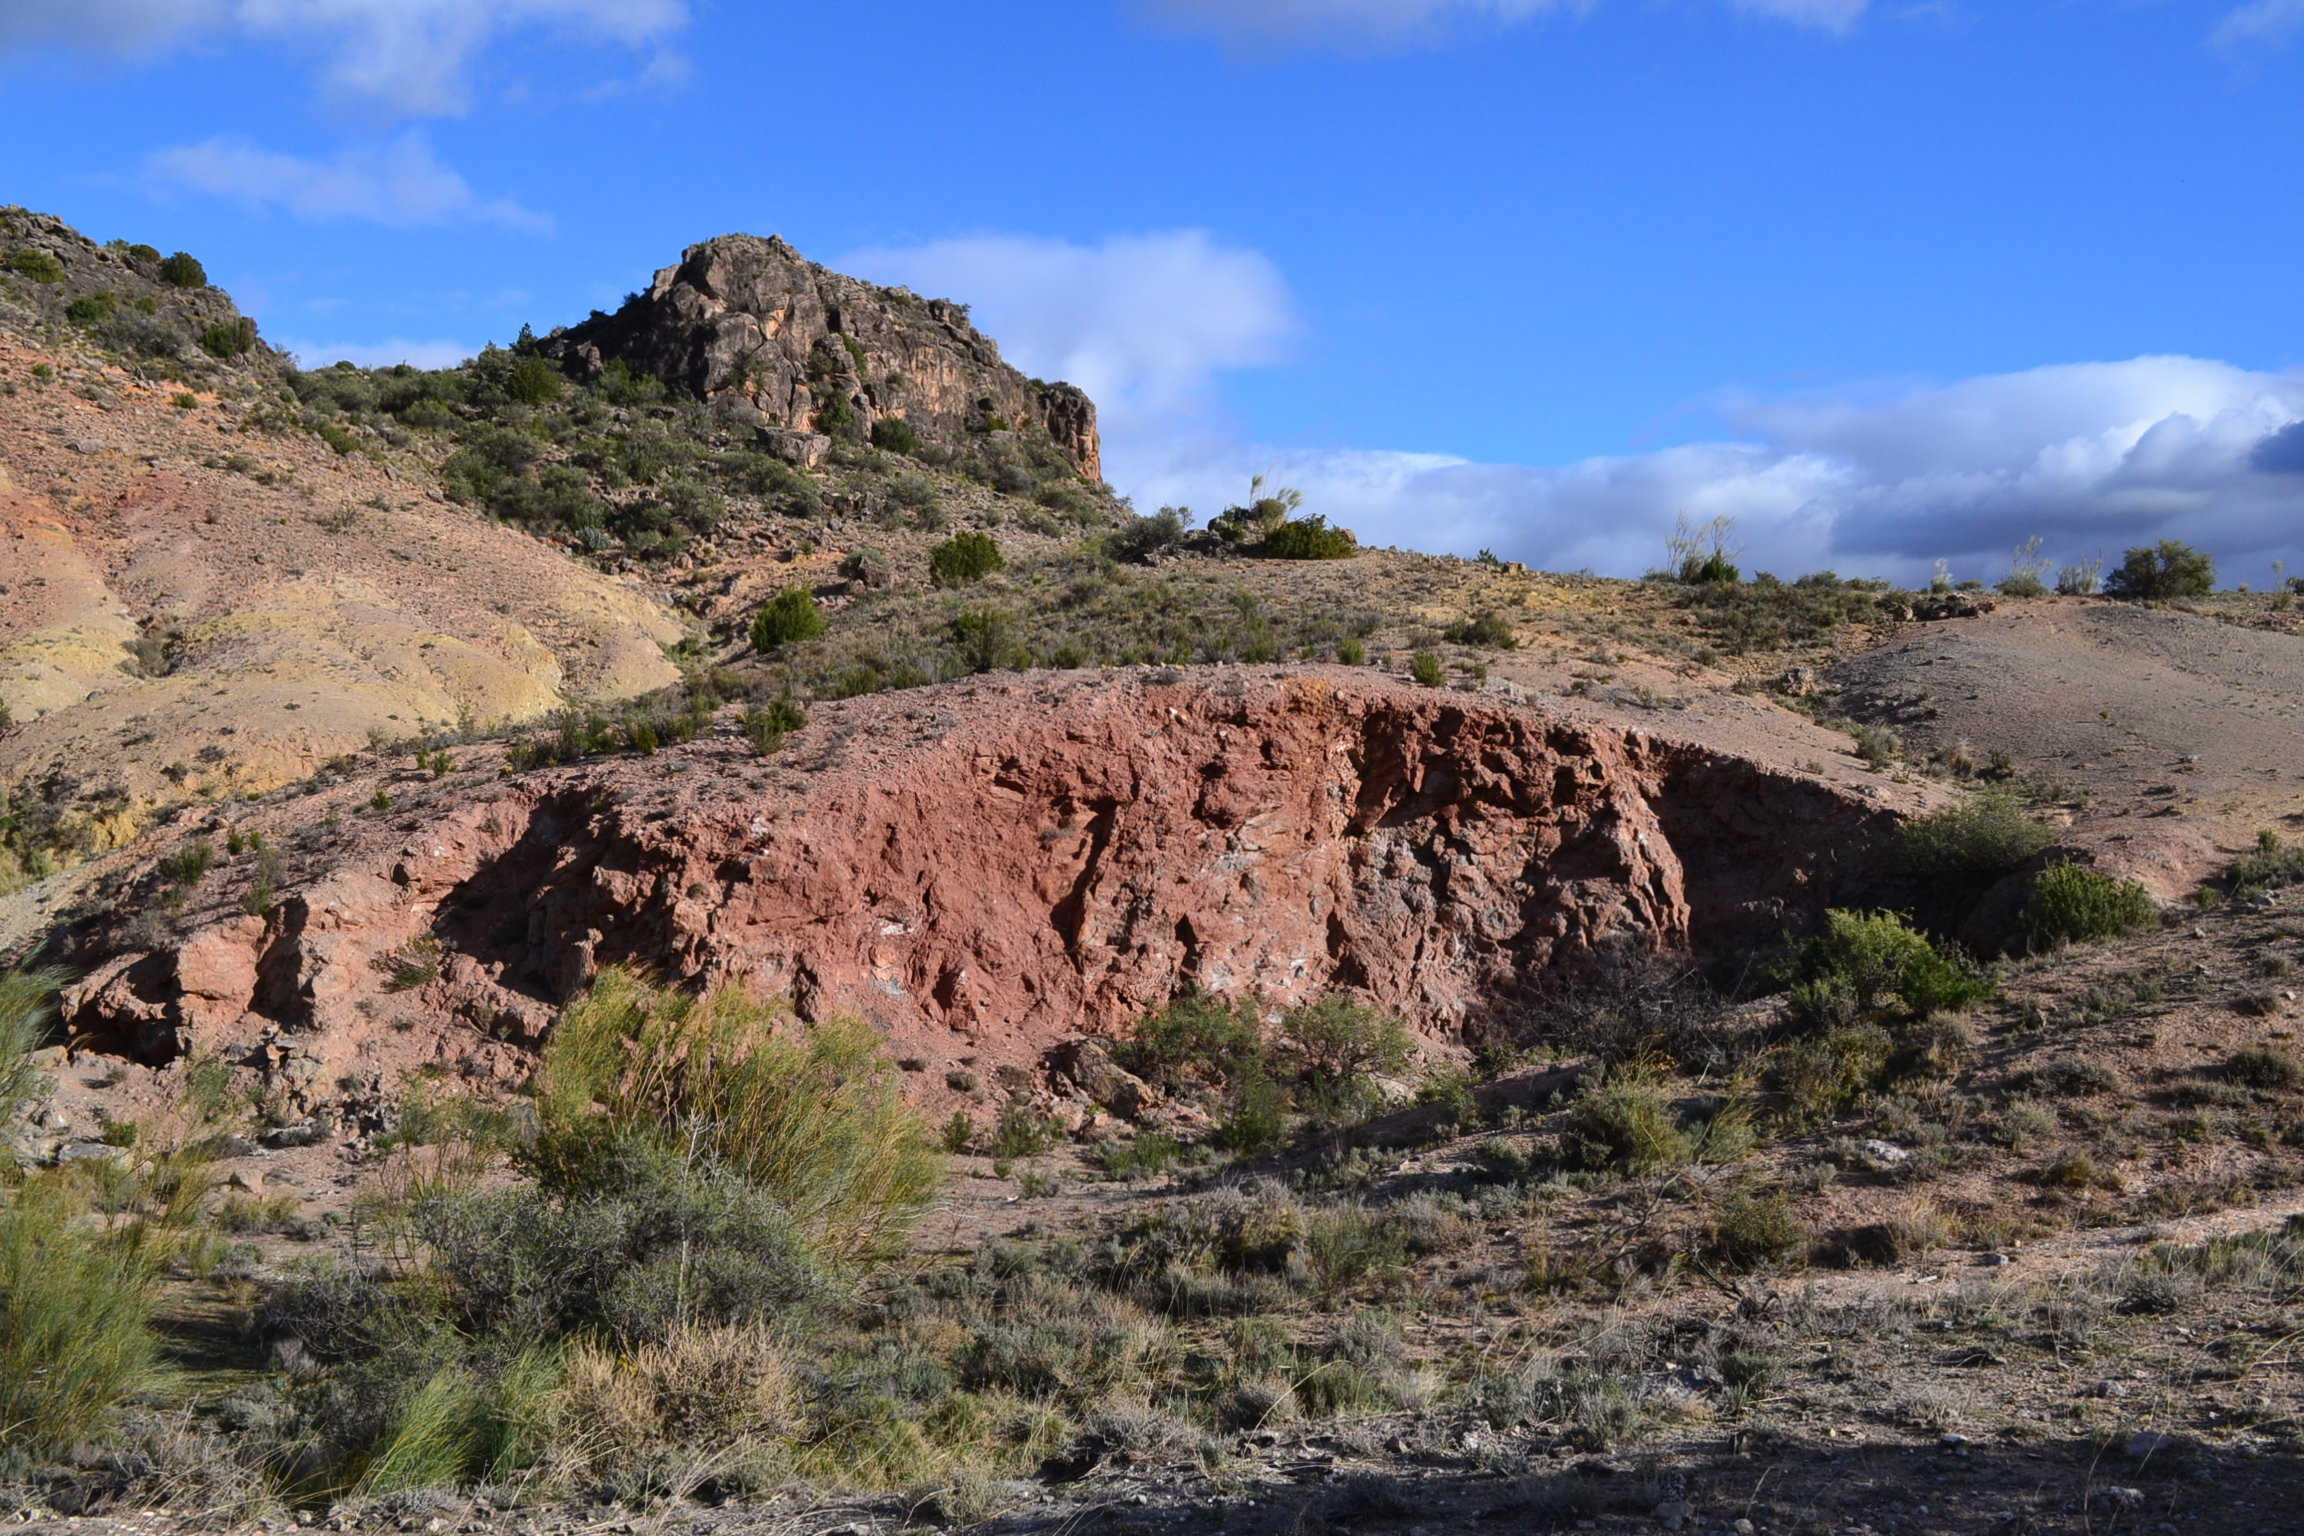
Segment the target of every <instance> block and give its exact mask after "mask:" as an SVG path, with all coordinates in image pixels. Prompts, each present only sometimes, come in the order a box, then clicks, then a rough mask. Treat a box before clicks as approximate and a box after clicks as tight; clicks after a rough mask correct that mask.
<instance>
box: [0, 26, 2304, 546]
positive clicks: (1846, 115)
mask: <svg viewBox="0 0 2304 1536" xmlns="http://www.w3.org/2000/svg"><path fill="white" fill-rule="evenodd" d="M2300 84H2304V0H2259V3H2253V4H2248V3H2241V0H2203V3H2185V0H2157V3H2154V0H2130V3H2113V0H2062V3H2040V4H2029V5H2002V6H1997V7H1986V6H1984V5H1981V4H1975V3H1936V4H1915V5H1902V4H1894V3H1867V0H1741V3H1739V0H1589V3H1582V4H1578V3H1569V0H1560V3H1548V0H1265V3H1263V4H1261V5H1258V4H1249V3H1244V0H1229V3H1225V0H1068V3H1050V0H1020V3H1009V4H998V5H990V6H978V7H971V8H963V7H953V6H949V5H942V6H939V5H930V4H925V3H913V0H861V3H850V4H847V5H843V6H838V7H830V6H823V5H816V6H798V5H788V4H782V3H777V0H755V3H749V4H738V3H734V0H7V3H6V5H5V7H4V8H0V131H4V132H5V133H6V136H7V137H6V142H7V143H8V144H9V145H10V146H11V153H10V155H9V156H8V167H7V173H6V175H5V177H4V178H0V182H4V184H0V200H7V201H15V202H22V203H25V204H27V205H30V206H33V207H36V208H41V209H45V210H48V211H52V212H56V213H59V214H62V215H63V216H65V217H66V218H68V219H70V220H71V221H73V222H74V223H76V224H78V225H79V226H80V227H82V228H83V229H85V230H87V231H88V232H89V233H91V234H94V235H96V236H97V237H99V238H109V237H111V236H114V235H122V236H126V237H129V238H133V239H141V240H147V241H150V242H152V243H154V244H157V245H160V246H162V247H164V248H168V249H174V248H177V247H183V248H185V249H189V250H192V251H194V252H195V253H196V254H198V255H200V256H201V257H202V258H203V259H204V260H205V261H206V262H207V264H208V266H209V269H210V271H211V273H212V274H213V275H214V276H215V278H216V279H217V280H218V281H219V282H221V283H223V284H225V285H226V286H228V287H230V288H231V289H232V290H233V292H234V293H235V294H236V295H237V296H239V297H240V299H241V300H242V302H243V304H244V306H245V307H247V308H248V309H249V310H250V311H251V312H252V313H254V314H255V315H257V317H258V318H259V319H260V320H261V321H262V323H263V326H264V329H265V331H266V333H267V334H268V335H270V336H272V337H273V338H275V339H276V340H279V341H282V342H283V343H284V344H288V345H291V346H293V347H295V348H297V349H298V350H299V352H300V353H301V354H302V355H303V356H304V357H305V359H306V360H307V361H308V362H324V361H328V360H331V359H332V358H334V357H336V356H341V355H351V356H354V357H358V358H360V359H362V360H364V361H366V360H389V359H391V358H394V357H397V356H402V355H407V356H412V357H415V358H417V359H419V360H425V361H436V360H440V359H443V358H452V357H453V356H455V355H458V354H460V353H462V352H467V351H470V350H472V349H473V348H475V347H477V345H478V344H480V343H481V342H483V341H486V340H488V339H491V338H495V339H504V338H508V337H509V336H510V335H511V334H512V333H513V332H514V331H516V330H517V329H518V327H519V326H520V324H521V323H522V322H524V321H525V322H531V323H533V324H535V325H536V326H537V327H538V329H540V330H541V329H544V328H547V327H549V326H550V325H552V324H554V323H560V322H565V321H569V320H573V319H576V318H580V317H581V316H582V315H583V314H584V313H585V312H586V311H587V310H589V309H590V308H592V307H593V306H595V305H598V306H602V307H613V306H614V304H615V303H616V302H617V300H618V298H619V297H620V296H621V295H622V294H623V293H624V292H626V291H627V290H629V289H632V288H636V287H639V286H642V285H643V284H644V283H645V281H646V279H647V276H648V274H649V273H650V272H651V271H652V270H653V269H654V268H655V267H657V266H660V265H663V264H665V263H667V262H669V261H671V260H672V259H673V258H674V257H675V255H676V254H677V252H678V250H679V248H680V247H681V246H683V245H685V244H687V243H689V242H692V241H694V240H698V239H701V238H704V237H706V236H708V235H711V234H715V233H719V232H721V231H724V230H730V229H748V230H753V231H756V232H760V233H769V232H776V233H782V234H783V235H785V236H786V237H787V238H789V239H791V240H792V241H793V242H794V243H795V244H797V245H798V246H799V247H800V248H801V249H802V250H804V251H806V252H808V253H809V254H811V255H813V256H816V257H818V258H819V259H821V260H824V261H827V262H829V263H832V264H834V265H838V266H843V267H845V268H847V269H849V270H854V271H858V272H860V273H861V274H862V275H866V276H872V277H877V278H880V279H882V280H885V281H902V282H908V283H910V284H912V285H913V286H915V287H918V288H922V289H926V290H932V291H936V292H940V293H946V294H949V295H950V296H952V297H955V298H959V299H963V300H967V301H969V302H972V303H973V304H974V305H975V306H976V313H977V316H978V319H979V320H980V321H981V322H982V323H983V324H984V325H985V326H986V327H987V328H988V329H989V330H991V331H992V332H993V333H994V334H995V335H997V336H999V337H1000V338H1001V339H1002V341H1003V344H1004V345H1005V347H1006V348H1007V350H1008V352H1009V354H1010V355H1011V357H1012V358H1014V359H1015V360H1016V361H1018V362H1019V363H1020V364H1022V365H1024V366H1026V367H1028V368H1030V369H1031V370H1032V371H1034V372H1037V373H1041V374H1043V375H1050V376H1054V375H1068V376H1071V377H1074V378H1075V379H1076V380H1077V381H1078V382H1081V383H1083V384H1085V385H1087V386H1088V387H1089V388H1090V389H1091V390H1092V391H1093V392H1094V393H1095V394H1096V395H1097V396H1098V398H1099V400H1100V402H1101V403H1102V405H1103V406H1104V409H1105V418H1106V428H1107V436H1108V439H1109V442H1110V448H1111V451H1110V455H1109V464H1110V473H1111V477H1112V478H1113V479H1114V481H1115V483H1117V484H1118V485H1119V486H1120V488H1121V489H1122V490H1124V491H1128V492H1130V493H1132V494H1133V495H1135V496H1136V498H1137V500H1138V501H1139V503H1140V504H1142V505H1145V506H1147V507H1148V506H1151V505H1154V504H1158V503H1161V502H1169V501H1183V502H1188V503H1190V504H1191V505H1193V506H1195V507H1198V508H1199V509H1200V510H1201V511H1202V512H1203V513H1205V512H1208V511H1212V510H1214V509H1215V508H1216V507H1217V506H1220V505H1221V504H1222V502H1223V500H1224V499H1226V498H1227V497H1229V496H1232V495H1236V494H1237V492H1238V490H1239V489H1241V488H1242V487H1243V486H1244V483H1245V481H1246V478H1247V476H1248V475H1249V474H1251V473H1255V472H1258V471H1276V472H1278V473H1280V474H1281V475H1282V476H1283V477H1284V478H1289V479H1293V480H1296V481H1298V482H1299V483H1301V484H1303V485H1304V487H1305V488H1306V490H1307V492H1308V493H1309V495H1310V498H1311V504H1312V505H1313V506H1314V507H1315V508H1321V509H1325V510H1327V511H1329V512H1331V513H1332V514H1333V515H1335V516H1337V517H1338V518H1339V519H1340V520H1342V521H1345V522H1347V523H1350V524H1352V525H1354V526H1356V527H1358V528H1359V529H1360V530H1361V532H1362V534H1363V536H1364V537H1367V538H1370V539H1373V540H1374V541H1376V542H1398V543H1402V544H1411V545H1417V546H1421V547H1427V548H1449V549H1455V550H1458V551H1460V552H1470V551H1471V550H1472V549H1474V548H1477V547H1482V546H1486V547H1492V548H1494V549H1496V550H1497V551H1498V552H1499V553H1503V554H1508V555H1517V556H1520V557H1523V558H1527V559H1531V560H1534V561H1537V562H1539V563H1543V564H1547V565H1553V566H1558V567H1564V568H1575V567H1582V566H1589V567H1591V568H1594V569H1599V570H1602V571H1608V572H1613V573H1620V574H1630V573H1636V572H1637V571H1638V570H1640V569H1641V568H1643V567H1644V566H1646V565H1649V564H1653V563H1654V562H1655V561H1656V560H1657V559H1658V558H1659V556H1660V553H1661V549H1662V540H1663V536H1664V533H1665V532H1666V531H1668V530H1669V529H1670V527H1671V526H1672V524H1673V522H1674V520H1675V518H1676V517H1678V516H1679V515H1681V514H1682V513H1686V514H1688V515H1690V516H1692V517H1695V518H1697V519H1699V520H1701V519H1702V518H1705V517H1710V516H1713V515H1717V514H1725V515H1732V516H1735V517H1736V518H1737V519H1738V520H1739V528H1740V532H1741V535H1742V537H1743V539H1744V541H1745V542H1746V544H1747V545H1748V547H1749V551H1748V552H1749V559H1748V562H1747V563H1748V564H1758V565H1764V566H1769V567H1772V568H1775V569H1777V570H1779V571H1782V572H1785V573H1790V572H1792V571H1795V570H1803V569H1810V568H1814V567H1819V566H1825V565H1830V566H1833V567H1835V568H1837V569H1840V570H1841V571H1843V572H1844V573H1855V572H1867V573H1874V572H1876V573H1880V574H1890V575H1898V576H1902V577H1905V578H1912V577H1915V576H1921V575H1925V574H1926V573H1927V571H1928V570H1929V569H1930V567H1931V566H1932V565H1933V563H1934V562H1935V561H1936V560H1938V559H1943V560H1946V561H1948V562H1950V565H1951V568H1952V569H1953V571H1954V572H1955V574H1958V575H1963V576H1966V575H1978V576H1985V577H1992V576H1996V575H1997V574H1998V573H1999V571H2000V570H2001V569H2004V568H2005V566H2006V563H2007V551H2008V550H2009V549H2010V548H2011V547H2012V546H2014V545H2015V544H2017V543H2019V542H2021V541H2022V540H2023V539H2024V538H2026V537H2029V536H2031V535H2034V534H2037V535H2040V536H2041V537H2043V538H2044V539H2046V540H2047V544H2048V551H2049V554H2050V555H2051V557H2052V558H2055V559H2059V560H2062V559H2077V558H2082V557H2085V556H2087V555H2090V554H2093V553H2095V552H2096V551H2097V550H2100V549H2110V550H2112V551H2114V552H2115V554H2116V552H2117V550H2118V549H2119V548H2120V547H2122V546H2123V545H2125V544H2128V543H2133V542H2136V541H2137V540H2138V539H2141V538H2146V537H2157V536H2164V535H2173V536H2178V537H2186V538H2191V539H2194V540H2196V541H2197V542H2200V543H2202V544H2204V545H2206V546H2207V547H2210V548H2212V549H2214V550H2215V551H2216V553H2217V554H2218V555H2219V556H2220V558H2221V559H2222V561H2223V565H2224V570H2225V575H2226V578H2227V579H2228V580H2233V581H2243V580H2244V581H2253V582H2256V583H2258V584H2262V583H2263V582H2265V581H2267V580H2268V579H2269V578H2270V576H2271V574H2272V566H2271V562H2272V561H2273V560H2274V559H2285V560H2286V561H2287V562H2288V563H2289V564H2290V565H2292V566H2294V567H2296V568H2297V569H2299V570H2304V474H2299V473H2298V472H2297V468H2296V467H2297V466H2298V465H2300V464H2304V452H2299V451H2294V450H2295V449H2296V448H2297V438H2296V437H2294V436H2291V437H2290V438H2287V439H2282V438H2280V437H2279V435H2278V434H2280V433H2281V432H2282V431H2283V430H2284V429H2286V428H2288V427H2289V426H2291V425H2292V424H2294V423H2296V422H2297V421H2299V420H2300V419H2304V339H2300V338H2304V284H2299V283H2298V282H2297V281H2296V279H2295V270H2296V256H2295V253H2296V252H2297V251H2298V250H2299V249H2300V248H2304V239H2300V236H2304V228H2300V226H2304V174H2300V172H2304V164H2300V163H2299V162H2300V161H2304V98H2300V96H2299V86H2300ZM2299 432H2300V433H2304V429H2299Z"/></svg>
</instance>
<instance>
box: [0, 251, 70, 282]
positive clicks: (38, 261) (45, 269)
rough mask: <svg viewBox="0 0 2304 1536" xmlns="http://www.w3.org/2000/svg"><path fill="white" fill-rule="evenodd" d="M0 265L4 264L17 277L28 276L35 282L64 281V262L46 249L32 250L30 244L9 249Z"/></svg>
mask: <svg viewBox="0 0 2304 1536" xmlns="http://www.w3.org/2000/svg"><path fill="white" fill-rule="evenodd" d="M0 266H5V267H6V268H7V269H8V270H9V271H11V272H13V273H15V274H17V275H18V276H19V277H28V278H30V279H31V280H32V281H33V282H36V283H50V284H53V283H60V282H62V281H64V264H63V263H62V262H60V261H58V260H57V259H56V258H55V257H53V256H51V255H49V254H48V253H47V252H46V251H41V250H34V249H33V248H32V247H30V246H20V247H18V248H17V249H15V250H13V251H10V252H9V253H8V255H7V259H6V260H5V261H0Z"/></svg>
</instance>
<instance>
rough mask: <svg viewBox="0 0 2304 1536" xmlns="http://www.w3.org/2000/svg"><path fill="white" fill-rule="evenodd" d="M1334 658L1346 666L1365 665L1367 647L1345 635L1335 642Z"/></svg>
mask: <svg viewBox="0 0 2304 1536" xmlns="http://www.w3.org/2000/svg"><path fill="white" fill-rule="evenodd" d="M1336 660H1337V661H1338V662H1339V663H1340V664H1341V665H1343V666H1347V667H1359V666H1365V665H1367V662H1368V647H1367V646H1365V645H1363V644H1362V643H1361V642H1360V641H1359V640H1357V639H1355V638H1353V637H1352V636H1350V635H1346V636H1345V637H1344V638H1343V639H1341V640H1339V641H1337V642H1336Z"/></svg>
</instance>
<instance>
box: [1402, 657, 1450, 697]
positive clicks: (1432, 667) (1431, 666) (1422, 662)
mask: <svg viewBox="0 0 2304 1536" xmlns="http://www.w3.org/2000/svg"><path fill="white" fill-rule="evenodd" d="M1408 675H1409V676H1410V677H1413V678H1414V679H1416V681H1417V682H1419V683H1422V684H1423V685H1424V686H1425V687H1427V688H1437V687H1439V686H1440V685H1441V684H1443V683H1445V682H1447V681H1448V669H1447V668H1446V667H1444V666H1442V665H1441V664H1440V658H1439V657H1437V656H1435V655H1433V654H1432V653H1431V652H1430V651H1418V652H1417V653H1416V654H1415V656H1413V657H1412V658H1410V660H1409V662H1408Z"/></svg>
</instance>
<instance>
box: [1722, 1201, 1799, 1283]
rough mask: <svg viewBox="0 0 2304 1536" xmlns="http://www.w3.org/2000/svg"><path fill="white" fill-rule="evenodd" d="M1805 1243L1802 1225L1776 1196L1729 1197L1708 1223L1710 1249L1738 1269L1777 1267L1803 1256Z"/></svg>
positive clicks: (1785, 1203)
mask: <svg viewBox="0 0 2304 1536" xmlns="http://www.w3.org/2000/svg"><path fill="white" fill-rule="evenodd" d="M1808 1242H1809V1232H1808V1227H1807V1225H1806V1223H1804V1222H1802V1221H1801V1220H1800V1213H1799V1212H1798V1211H1797V1210H1795V1209H1794V1208H1793V1205H1792V1202H1791V1200H1790V1199H1789V1198H1787V1197H1786V1196H1785V1195H1783V1194H1782V1193H1780V1192H1772V1193H1766V1194H1753V1193H1745V1194H1736V1195H1731V1196H1729V1197H1728V1198H1727V1199H1726V1200H1724V1201H1722V1202H1721V1203H1720V1209H1719V1211H1718V1213H1717V1214H1716V1215H1714V1217H1713V1219H1712V1246H1713V1248H1714V1249H1715V1250H1716V1251H1717V1252H1718V1253H1719V1255H1720V1256H1721V1257H1722V1258H1723V1259H1725V1260H1727V1261H1728V1262H1729V1263H1730V1264H1733V1265H1735V1266H1737V1267H1738V1268H1740V1269H1754V1268H1757V1267H1759V1266H1760V1265H1763V1264H1781V1263H1783V1262H1784V1261H1785V1260H1786V1259H1790V1258H1795V1257H1797V1256H1799V1255H1800V1254H1802V1253H1805V1252H1806V1251H1807V1249H1808Z"/></svg>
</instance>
